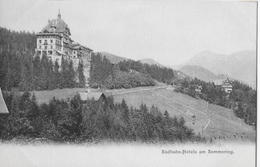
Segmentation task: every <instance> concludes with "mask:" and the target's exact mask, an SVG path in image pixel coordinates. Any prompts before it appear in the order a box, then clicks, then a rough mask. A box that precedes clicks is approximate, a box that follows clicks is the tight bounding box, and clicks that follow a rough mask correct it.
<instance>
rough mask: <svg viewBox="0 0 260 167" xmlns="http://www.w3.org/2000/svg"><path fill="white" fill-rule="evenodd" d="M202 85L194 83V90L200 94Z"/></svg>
mask: <svg viewBox="0 0 260 167" xmlns="http://www.w3.org/2000/svg"><path fill="white" fill-rule="evenodd" d="M201 90H202V86H199V85H196V86H195V92H196V93H198V94H201Z"/></svg>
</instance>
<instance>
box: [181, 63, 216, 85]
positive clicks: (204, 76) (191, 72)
mask: <svg viewBox="0 0 260 167" xmlns="http://www.w3.org/2000/svg"><path fill="white" fill-rule="evenodd" d="M180 71H181V72H183V73H185V74H187V75H188V76H190V77H192V78H195V77H196V78H198V79H200V80H203V81H206V82H208V81H213V80H215V79H217V76H216V75H215V74H213V73H212V72H210V71H209V70H207V69H205V68H202V67H200V66H196V65H187V66H184V67H182V68H181V69H180Z"/></svg>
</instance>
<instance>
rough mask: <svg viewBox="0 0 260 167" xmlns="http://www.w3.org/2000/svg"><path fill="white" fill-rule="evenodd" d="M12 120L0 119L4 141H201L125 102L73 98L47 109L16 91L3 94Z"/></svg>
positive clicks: (180, 121) (180, 122)
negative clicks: (17, 139)
mask: <svg viewBox="0 0 260 167" xmlns="http://www.w3.org/2000/svg"><path fill="white" fill-rule="evenodd" d="M4 99H5V101H6V105H7V108H8V109H9V111H10V115H8V116H6V117H5V118H3V117H1V119H0V122H1V123H0V125H1V126H0V137H1V139H2V140H11V139H15V138H22V139H35V138H44V139H46V140H49V141H55V142H67V141H69V142H100V141H104V140H105V141H117V142H118V141H120V142H126V141H130V142H131V141H137V142H186V141H203V140H204V139H203V138H201V137H200V135H196V134H195V133H194V132H193V130H192V129H190V128H188V127H187V126H186V125H185V120H184V118H182V117H181V118H177V117H171V116H169V114H168V112H167V111H165V112H164V114H162V113H161V112H160V111H159V109H158V108H157V107H154V106H152V107H151V108H150V109H148V108H147V106H146V105H145V104H142V105H141V106H140V107H139V108H138V109H137V108H133V107H131V108H129V107H128V106H127V104H126V102H125V100H124V99H123V100H122V102H121V103H115V102H114V100H113V97H112V96H109V97H107V99H106V100H105V101H95V100H94V99H91V100H87V101H86V102H83V101H82V100H81V99H80V96H78V95H76V96H75V97H74V98H72V99H71V100H70V101H64V100H57V99H55V98H53V100H51V101H50V103H48V104H41V105H38V104H37V100H36V98H35V96H34V94H33V95H31V94H30V93H28V92H24V93H23V94H22V95H21V94H20V93H19V92H18V90H17V89H12V91H11V92H10V93H4Z"/></svg>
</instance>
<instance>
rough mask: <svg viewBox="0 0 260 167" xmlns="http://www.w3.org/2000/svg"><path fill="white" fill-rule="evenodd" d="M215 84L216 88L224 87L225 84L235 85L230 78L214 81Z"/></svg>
mask: <svg viewBox="0 0 260 167" xmlns="http://www.w3.org/2000/svg"><path fill="white" fill-rule="evenodd" d="M213 83H214V85H216V86H220V85H223V84H231V85H233V83H232V82H231V80H230V79H229V78H228V77H227V78H225V79H218V80H215V81H213Z"/></svg>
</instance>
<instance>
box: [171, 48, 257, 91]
mask: <svg viewBox="0 0 260 167" xmlns="http://www.w3.org/2000/svg"><path fill="white" fill-rule="evenodd" d="M186 65H196V66H200V67H202V68H204V69H206V70H208V71H210V72H212V73H213V74H215V75H220V74H223V75H228V76H229V77H232V78H235V79H237V80H239V81H242V82H244V83H247V84H248V85H249V86H251V87H252V88H256V51H253V50H245V51H239V52H234V53H231V54H227V55H225V54H220V53H214V52H211V51H203V52H200V53H198V54H195V55H194V56H193V57H192V58H191V59H190V60H188V61H186V62H185V63H183V64H181V65H179V69H181V68H182V67H184V66H186ZM171 67H172V66H171ZM175 67H178V66H175Z"/></svg>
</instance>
